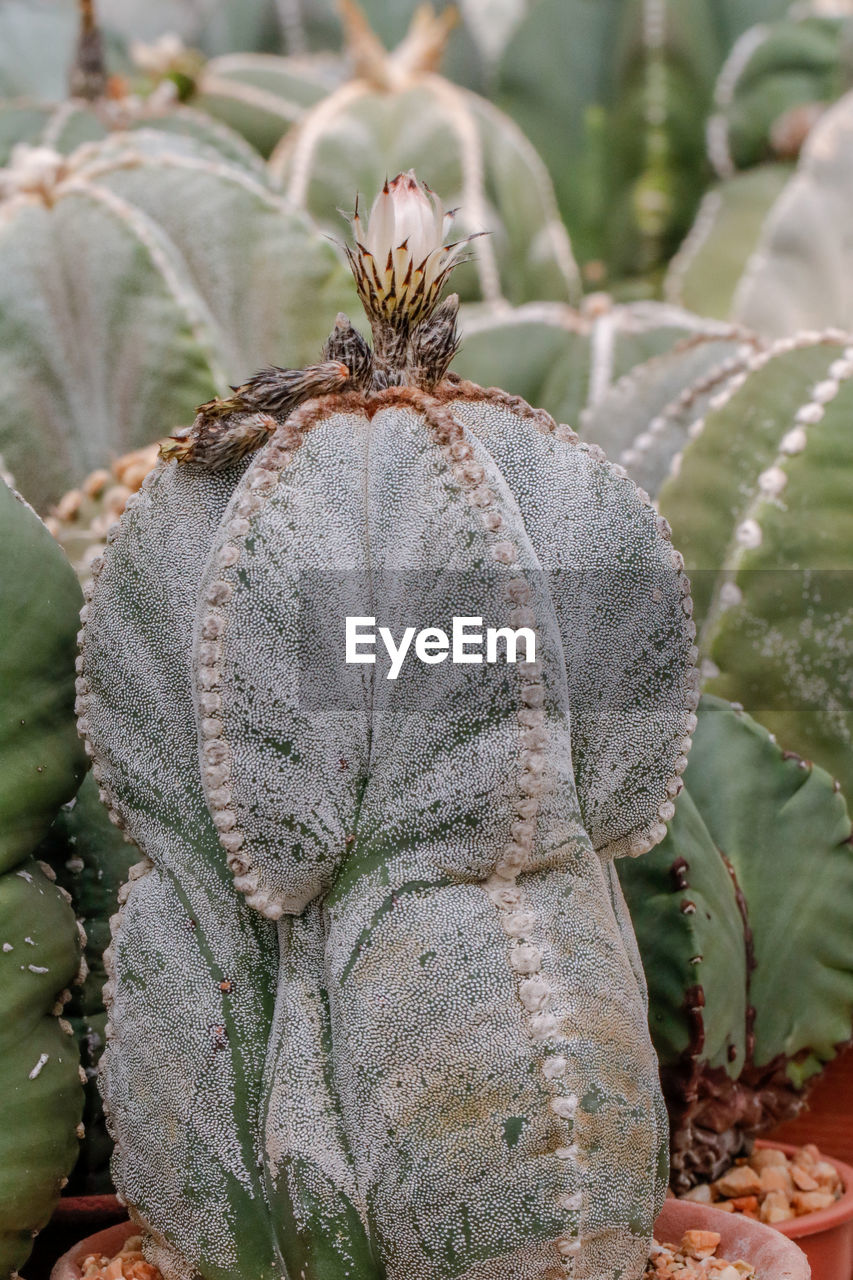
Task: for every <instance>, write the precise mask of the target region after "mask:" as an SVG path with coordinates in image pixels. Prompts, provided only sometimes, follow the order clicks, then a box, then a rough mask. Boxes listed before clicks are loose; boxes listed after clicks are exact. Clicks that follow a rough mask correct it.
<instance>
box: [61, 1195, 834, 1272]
mask: <svg viewBox="0 0 853 1280" xmlns="http://www.w3.org/2000/svg"><path fill="white" fill-rule="evenodd" d="M691 1227H696V1228H698V1230H700V1231H718V1232H719V1234H720V1247H719V1249H718V1250H717V1252H718V1254H719V1255H720V1257H721V1258H728V1259H729V1261H730V1262H737V1261H738V1259H739V1258H743V1259H744V1261H745V1262H749V1263H751V1264H752V1266H754V1267H755V1275H756V1280H809V1264H808V1261H807V1259H806V1256H805V1254H804V1253H803V1251H802V1249H800V1248H798V1246H797V1245H796V1244H794V1242H793V1241H792V1240H786V1239H785V1237H784V1236H782V1235H780V1234H779V1232H778V1231H774V1230H773V1228H772V1227H766V1226H765V1225H764V1223H763V1222H756V1221H755V1219H754V1218H745V1217H744V1216H743V1214H741V1213H724V1212H723V1210H722V1209H712V1208H710V1207H709V1206H708V1205H704V1204H694V1203H692V1202H691V1201H690V1200H666V1201H665V1202H664V1206H663V1208H662V1209H661V1212H660V1216H659V1218H658V1220H657V1222H656V1223H655V1239H656V1240H659V1241H660V1242H661V1244H678V1243H679V1242H680V1240H681V1237H682V1236H683V1235H684V1232H685V1231H689V1230H690V1228H691ZM68 1280H70V1277H69V1278H68ZM75 1280H76V1277H75ZM813 1280H814V1277H813ZM844 1280H850V1278H849V1276H845V1277H844Z"/></svg>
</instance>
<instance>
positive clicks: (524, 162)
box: [270, 0, 578, 303]
mask: <svg viewBox="0 0 853 1280" xmlns="http://www.w3.org/2000/svg"><path fill="white" fill-rule="evenodd" d="M346 12H347V13H348V14H349V23H350V53H351V57H352V58H353V60H354V65H355V75H354V77H353V78H352V79H350V80H348V81H347V82H346V83H345V84H343V85H342V86H341V87H340V88H339V89H337V90H336V91H335V92H334V93H332V94H331V95H330V96H329V97H327V98H325V99H324V100H323V101H322V102H320V103H318V104H317V106H315V107H313V108H312V109H311V110H309V111H308V112H307V113H306V114H305V115H304V116H303V118H302V120H301V121H300V123H299V124H298V125H297V126H296V127H295V128H294V129H291V130H290V131H289V132H288V133H287V134H286V135H285V136H284V138H283V139H282V142H281V144H280V146H279V147H277V148H276V150H275V151H274V152H273V154H272V156H271V158H270V171H271V173H272V175H273V179H274V180H275V181H278V182H279V183H280V184H281V188H282V190H283V192H284V194H285V196H286V198H287V199H288V200H289V201H290V202H291V203H292V204H294V205H296V206H297V207H298V208H304V209H306V210H308V211H309V212H310V213H311V214H312V215H313V216H314V217H315V218H316V219H317V221H318V222H319V223H321V224H322V225H324V226H327V227H328V228H329V229H331V230H335V231H336V230H337V226H338V224H339V221H340V214H339V212H338V211H339V210H340V209H341V208H346V207H347V202H348V201H351V200H352V192H353V191H356V192H357V191H362V192H363V191H375V190H376V189H377V188H378V187H379V186H380V185H381V184H382V182H383V181H384V179H385V178H386V177H387V175H388V173H394V172H395V171H396V170H397V169H399V168H409V167H413V168H415V169H416V170H417V171H418V173H419V174H421V176H422V177H423V179H424V180H425V181H426V182H428V183H429V185H430V186H431V187H433V188H434V190H435V191H437V192H438V194H439V195H440V196H441V197H442V199H443V200H444V201H445V203H449V204H458V205H459V206H460V208H461V210H462V215H461V216H463V219H464V225H463V229H464V230H465V231H467V232H486V231H487V232H489V233H490V234H488V235H483V236H480V237H479V238H478V239H477V240H475V241H473V242H472V244H471V246H470V251H469V252H470V262H469V263H468V265H467V266H465V267H464V268H463V269H462V270H461V271H460V272H459V273H458V276H457V281H456V287H457V289H458V291H459V293H460V296H461V297H462V299H463V301H470V300H482V301H486V302H492V303H495V302H501V301H503V300H507V301H509V302H512V303H521V302H527V301H529V300H532V299H537V300H541V299H556V300H559V301H566V300H569V299H570V298H571V297H573V296H575V295H576V293H577V292H578V279H577V269H576V267H575V263H574V259H573V258H572V253H571V248H570V245H569V239H568V236H567V234H566V231H565V228H564V227H563V225H562V223H561V222H560V218H559V213H558V211H557V205H556V201H555V199H554V192H553V188H552V186H551V182H550V179H549V177H548V174H547V172H546V170H545V167H544V165H543V164H542V162H541V160H540V159H539V157H538V156H537V154H536V152H535V151H534V150H533V148H532V147H531V145H530V143H529V142H528V141H527V139H526V138H525V137H524V136H523V134H521V132H520V131H519V130H518V128H517V127H516V125H515V124H513V122H512V121H511V120H510V119H509V118H508V117H507V116H504V115H503V114H502V113H501V112H500V111H498V110H497V108H496V107H494V106H493V105H492V104H491V103H490V102H487V101H486V99H485V98H481V97H478V96H477V95H476V94H473V93H471V92H469V91H468V90H465V89H462V88H460V87H459V86H458V85H455V84H452V83H451V82H450V81H449V80H446V79H445V78H444V77H443V76H440V75H438V74H437V72H436V71H435V67H436V65H437V64H438V62H439V61H440V58H441V54H442V51H443V47H444V41H445V40H446V36H447V30H448V23H447V21H446V20H442V19H441V18H436V17H435V16H433V15H432V14H431V13H430V12H429V11H428V10H427V9H423V10H421V11H419V14H418V16H417V18H416V20H415V22H414V24H413V27H412V31H411V33H410V35H409V37H407V39H406V40H405V41H404V43H403V44H402V45H400V46H399V47H398V48H397V49H396V50H395V51H394V53H392V54H388V53H386V51H385V49H384V47H383V46H382V45H381V44H380V43H379V41H378V40H377V39H376V37H375V35H374V34H373V33H372V32H371V31H370V29H369V28H368V27H367V24H366V22H365V21H364V18H363V16H362V15H361V14H360V11H358V10H357V8H356V6H355V4H354V3H352V0H348V4H347V8H346Z"/></svg>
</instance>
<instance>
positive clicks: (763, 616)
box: [659, 333, 853, 792]
mask: <svg viewBox="0 0 853 1280" xmlns="http://www.w3.org/2000/svg"><path fill="white" fill-rule="evenodd" d="M851 372H853V348H851V347H850V346H848V345H847V343H846V338H845V335H844V334H843V333H829V334H827V335H825V336H824V337H822V338H821V337H815V336H814V335H810V334H806V335H803V336H802V337H801V338H799V339H797V340H794V339H786V340H782V341H780V342H778V343H777V344H776V345H775V346H774V347H773V348H771V349H770V350H769V351H765V352H759V353H758V354H757V355H755V356H754V357H752V360H751V362H750V367H749V369H748V370H747V371H745V372H744V374H741V375H739V376H737V377H735V378H734V379H733V380H732V382H730V383H729V386H728V390H727V392H723V393H722V394H721V396H720V397H719V399H718V400H716V401H714V402H713V403H712V404H711V405H710V406H709V408H708V412H707V413H706V414H705V416H704V419H699V420H698V421H697V422H696V423H695V424H694V427H693V429H692V430H691V432H690V437H691V438H690V439H689V441H688V443H687V445H686V447H685V448H684V451H683V453H682V455H681V456H680V458H678V459H677V460H676V466H675V468H674V471H675V474H674V475H672V476H671V477H670V478H669V479H668V480H667V481H666V483H665V484H664V485H663V486H662V487H661V489H660V493H659V505H660V508H661V510H662V511H663V512H664V513H665V514H666V516H667V517H668V518H669V519H670V520H671V522H672V524H673V527H674V529H675V536H676V538H677V540H678V544H679V547H680V548H681V549H682V551H683V554H684V557H685V561H686V563H687V565H688V567H689V571H690V576H691V581H692V584H693V593H694V599H695V603H696V614H697V618H698V620H699V624H700V630H699V640H700V645H701V648H702V651H703V654H704V655H705V658H706V665H705V668H704V670H705V674H706V677H707V682H706V687H707V688H708V689H709V690H710V691H712V692H716V693H719V694H721V695H723V696H725V697H729V698H732V699H734V700H736V701H737V702H740V703H742V704H743V705H744V706H745V707H746V708H747V710H749V711H750V712H751V713H752V714H753V715H755V716H756V718H757V719H759V720H760V721H761V722H762V723H763V724H765V725H766V726H767V727H768V728H770V729H771V730H772V731H773V732H774V733H775V734H776V735H777V737H778V739H779V742H780V744H781V745H782V746H784V747H788V748H791V749H794V750H798V751H800V752H803V753H804V754H807V755H808V756H809V757H811V758H812V759H813V760H814V761H815V762H816V763H818V764H820V765H822V766H823V767H824V768H826V769H828V770H829V771H830V772H832V773H833V775H834V776H835V777H837V778H839V779H840V780H841V782H842V784H843V785H844V787H845V789H846V790H847V791H848V792H849V791H850V790H851V788H853V746H851V734H853V720H851V709H850V705H851V704H850V697H849V690H850V687H851V681H853V612H851V607H850V597H849V588H848V583H849V575H850V569H851V563H850V547H851V539H850V536H849V530H848V521H849V503H848V500H847V497H848V494H849V486H850V477H851V474H853V458H851V452H850V450H851V443H850V432H849V420H850V417H849V415H850V412H851V394H852V393H851V383H850V376H851Z"/></svg>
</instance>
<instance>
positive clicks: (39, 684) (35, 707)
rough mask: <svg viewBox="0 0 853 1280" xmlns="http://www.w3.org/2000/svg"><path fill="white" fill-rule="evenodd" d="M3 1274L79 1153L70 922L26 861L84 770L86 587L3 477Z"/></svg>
mask: <svg viewBox="0 0 853 1280" xmlns="http://www.w3.org/2000/svg"><path fill="white" fill-rule="evenodd" d="M0 539H2V544H3V547H4V558H3V571H2V574H0V684H2V688H3V699H2V712H0V814H2V819H0V1083H2V1088H0V1099H2V1101H0V1274H2V1275H4V1276H5V1275H7V1274H9V1273H12V1272H15V1271H17V1269H18V1268H19V1267H21V1266H22V1265H23V1263H24V1262H25V1261H26V1259H27V1257H28V1255H29V1252H30V1248H31V1247H32V1237H33V1235H34V1234H35V1233H36V1231H37V1230H38V1229H39V1228H40V1227H43V1226H44V1225H45V1223H46V1222H47V1220H48V1218H49V1217H50V1214H51V1212H52V1210H53V1206H54V1204H55V1202H56V1199H57V1197H58V1196H59V1192H60V1189H61V1187H62V1184H63V1181H64V1180H65V1178H66V1176H67V1174H68V1173H69V1172H70V1170H71V1167H72V1165H73V1164H74V1161H75V1159H76V1157H77V1137H78V1135H77V1132H76V1130H77V1126H78V1124H79V1122H80V1118H81V1113H82V1110H83V1090H82V1086H81V1084H80V1080H79V1078H78V1070H79V1059H78V1055H77V1049H76V1047H75V1044H74V1041H73V1039H71V1038H70V1035H71V1029H70V1027H69V1026H68V1024H67V1023H65V1022H64V1021H63V1020H62V1018H61V1017H59V1015H60V1014H61V1012H62V1007H63V1004H64V1001H65V999H66V998H67V996H68V992H67V990H66V988H68V987H69V986H70V985H71V983H72V981H73V980H74V979H75V977H78V978H82V977H83V971H82V970H80V967H79V966H80V940H79V937H78V926H77V922H76V920H75V917H74V912H73V910H72V909H71V907H70V905H69V903H68V901H67V895H66V894H63V892H62V890H61V889H60V888H59V887H58V886H57V885H56V884H54V883H53V880H54V879H55V877H54V875H53V872H52V871H51V869H50V867H48V866H46V865H45V864H43V863H42V862H40V861H38V860H36V859H35V858H34V856H33V855H34V852H35V850H36V847H37V845H38V843H39V841H40V840H41V838H42V836H43V835H44V833H45V831H46V830H47V828H48V827H49V826H50V823H51V821H52V820H53V817H54V815H55V813H56V811H57V809H58V808H59V806H60V805H61V804H62V803H63V802H64V801H66V800H68V799H69V798H70V796H72V795H73V793H74V791H75V790H76V788H77V786H78V784H79V782H80V779H81V777H82V775H83V770H84V764H85V761H84V757H83V753H82V751H81V748H80V743H79V742H78V741H77V738H76V735H75V733H74V719H73V715H72V710H73V699H74V684H73V682H74V652H75V643H74V636H75V631H76V613H77V609H78V607H79V598H80V589H79V587H78V586H77V583H76V580H75V578H74V575H73V573H72V572H71V570H70V568H69V567H68V564H67V562H66V560H65V557H64V556H63V555H62V553H61V552H60V550H59V548H58V547H57V546H56V545H55V544H54V543H53V541H52V539H51V537H50V534H49V533H48V532H47V530H46V529H45V528H44V526H43V525H42V524H41V522H40V521H39V520H38V518H37V517H36V515H35V514H34V513H33V511H31V510H30V509H29V508H28V507H27V506H26V505H25V504H24V503H23V502H22V501H21V500H20V498H18V496H17V495H16V494H14V493H13V492H12V490H10V489H9V488H8V486H7V485H5V484H4V483H2V482H0Z"/></svg>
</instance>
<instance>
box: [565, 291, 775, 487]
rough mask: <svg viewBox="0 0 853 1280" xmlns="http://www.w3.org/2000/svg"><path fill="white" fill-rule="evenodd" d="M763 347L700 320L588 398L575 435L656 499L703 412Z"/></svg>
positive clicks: (727, 328)
mask: <svg viewBox="0 0 853 1280" xmlns="http://www.w3.org/2000/svg"><path fill="white" fill-rule="evenodd" d="M647 305H648V304H647ZM766 346H767V344H766V343H763V342H762V341H761V340H760V339H759V338H757V337H756V335H755V334H752V333H750V332H749V331H748V330H745V329H739V328H737V327H735V326H733V325H725V324H723V325H716V326H715V325H714V324H713V323H711V322H708V321H706V320H704V321H703V322H702V327H701V328H699V329H697V330H695V331H694V332H693V333H691V334H688V335H686V336H683V337H681V338H680V340H679V341H678V342H676V343H675V344H674V345H673V346H670V347H669V348H668V349H663V350H661V351H660V352H659V353H658V354H656V355H652V356H650V357H649V358H648V359H647V360H644V361H642V362H641V363H639V364H636V365H634V366H633V367H631V368H630V369H629V370H628V371H627V373H623V374H622V376H621V377H620V378H617V379H616V380H615V381H612V382H611V383H610V385H609V386H606V387H604V389H603V390H602V393H601V394H600V395H598V396H596V397H595V398H591V399H590V400H589V402H588V403H587V404H586V405H585V407H584V409H583V412H582V413H581V414H580V416H579V418H578V421H579V423H580V432H581V435H582V436H583V438H584V439H585V440H589V441H590V442H592V443H593V444H597V445H600V447H601V448H602V449H604V451H605V453H606V454H607V455H608V457H611V458H612V459H613V461H614V462H617V463H619V465H620V466H624V467H625V468H627V470H628V472H629V473H630V475H631V477H632V479H633V480H634V481H636V483H637V484H639V485H640V486H641V487H642V488H643V489H646V490H647V491H648V492H649V493H650V494H651V495H652V497H653V498H656V497H657V494H658V491H659V490H660V487H661V485H662V484H663V483H664V481H665V480H666V479H667V478H668V476H669V475H670V472H671V471H672V469H673V467H674V466H677V462H678V459H679V458H680V456H681V454H682V452H683V450H684V448H685V447H686V445H687V444H688V443H689V441H690V440H691V439H692V438H693V436H694V435H696V434H697V432H698V431H700V430H701V428H702V422H703V415H704V414H705V413H706V411H708V410H710V409H712V408H714V406H715V405H716V404H717V403H718V402H719V400H720V399H721V397H723V396H724V395H725V394H726V392H727V389H728V387H729V384H730V383H731V382H732V381H733V380H735V379H736V378H739V377H741V376H742V375H743V374H745V373H746V372H747V371H748V370H749V367H750V361H751V360H752V359H753V358H754V357H755V356H756V355H757V354H758V353H759V352H760V351H761V350H762V349H764V348H765V347H766Z"/></svg>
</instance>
